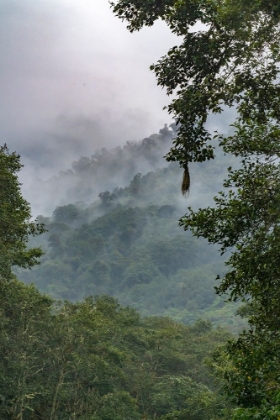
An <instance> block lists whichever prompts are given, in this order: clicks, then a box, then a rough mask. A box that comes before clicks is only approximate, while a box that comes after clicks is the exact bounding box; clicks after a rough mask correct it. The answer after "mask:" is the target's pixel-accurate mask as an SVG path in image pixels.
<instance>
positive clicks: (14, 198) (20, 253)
mask: <svg viewBox="0 0 280 420" xmlns="http://www.w3.org/2000/svg"><path fill="white" fill-rule="evenodd" d="M21 167H22V165H21V163H20V157H19V155H17V154H16V153H9V150H8V148H7V146H6V145H4V146H2V147H0V221H1V222H0V278H6V279H8V278H11V277H12V271H11V270H12V267H13V266H18V267H24V268H30V267H32V266H33V265H35V264H38V258H39V257H40V256H41V255H42V251H41V250H40V249H39V248H31V249H30V248H29V249H28V247H27V242H28V237H29V235H36V234H39V233H41V232H43V226H42V225H41V224H39V223H37V222H36V221H31V210H30V205H29V204H28V202H27V201H26V200H25V199H24V198H23V196H22V194H21V190H20V183H19V180H18V176H17V173H18V172H19V171H20V169H21Z"/></svg>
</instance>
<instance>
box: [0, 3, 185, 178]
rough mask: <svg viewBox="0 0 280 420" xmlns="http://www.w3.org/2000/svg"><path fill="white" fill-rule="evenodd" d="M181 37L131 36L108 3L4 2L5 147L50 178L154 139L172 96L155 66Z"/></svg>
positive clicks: (0, 23) (1, 97) (0, 48)
mask: <svg viewBox="0 0 280 420" xmlns="http://www.w3.org/2000/svg"><path fill="white" fill-rule="evenodd" d="M176 43H177V39H176V37H175V36H173V35H172V34H171V33H170V31H169V29H168V28H167V27H166V26H165V25H164V24H163V23H162V22H159V23H158V24H156V25H155V26H154V27H153V28H146V29H143V30H142V31H140V32H139V33H135V34H130V33H129V32H128V31H127V29H126V25H125V23H124V22H121V21H120V20H119V19H117V18H116V17H115V16H114V15H113V13H112V11H111V9H110V6H109V3H108V1H107V0H0V76H1V77H0V109H1V112H0V127H1V143H2V144H3V143H4V142H7V144H8V146H9V148H10V150H16V151H17V152H19V153H20V154H21V155H22V161H23V163H24V164H25V165H26V168H25V174H29V175H30V174H33V173H34V171H35V173H36V174H37V175H38V176H40V177H43V178H46V177H48V176H49V175H50V174H53V173H54V172H57V171H59V170H61V169H65V168H68V167H69V166H70V163H71V162H72V160H73V159H76V158H78V157H79V156H81V155H91V154H92V153H93V152H94V150H96V149H98V148H101V147H104V146H105V147H110V146H116V145H122V144H124V143H125V142H126V141H127V140H140V139H142V138H144V137H145V136H148V135H150V134H152V133H153V132H157V131H158V129H159V128H161V127H162V126H163V124H164V123H165V122H167V123H169V122H170V121H171V119H170V116H168V114H167V113H166V111H162V108H163V106H164V105H166V104H168V103H169V101H170V98H168V97H166V94H165V91H164V90H162V89H161V88H160V87H158V86H157V85H156V79H155V76H154V74H153V73H152V72H150V71H149V65H150V64H152V63H153V62H155V61H157V59H159V58H160V57H161V56H162V55H164V54H165V53H166V51H167V50H168V48H169V47H171V46H173V45H175V44H176Z"/></svg>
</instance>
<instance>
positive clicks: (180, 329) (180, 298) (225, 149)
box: [0, 0, 280, 420]
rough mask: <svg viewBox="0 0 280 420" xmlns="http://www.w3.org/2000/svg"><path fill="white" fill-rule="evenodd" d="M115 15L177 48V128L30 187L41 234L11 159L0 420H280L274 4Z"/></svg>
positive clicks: (6, 163)
mask: <svg viewBox="0 0 280 420" xmlns="http://www.w3.org/2000/svg"><path fill="white" fill-rule="evenodd" d="M110 6H111V9H112V12H113V13H114V15H115V16H116V17H118V18H120V19H121V20H122V21H124V24H127V29H128V30H129V31H130V32H135V31H139V30H141V29H142V28H143V27H145V26H148V27H149V26H152V25H153V24H154V23H155V22H156V21H157V20H162V21H164V22H165V23H166V25H167V26H168V27H169V29H170V31H171V32H172V33H173V34H175V35H177V36H178V43H179V44H178V46H174V47H173V48H171V49H169V51H167V52H166V55H165V56H163V57H161V58H160V59H159V61H158V62H157V63H156V64H152V65H151V70H152V71H153V72H154V73H155V76H156V81H157V83H158V85H159V86H161V87H163V88H165V89H166V91H167V95H171V99H170V103H169V105H168V107H167V109H168V112H169V113H170V115H171V116H172V117H173V120H174V122H173V123H171V124H166V125H165V126H164V127H161V128H160V127H159V129H158V132H157V133H154V134H152V133H151V135H150V136H149V137H147V138H144V139H138V140H137V141H134V140H131V141H127V142H126V144H125V145H123V144H122V143H121V142H120V143H119V144H120V145H119V146H117V147H111V148H107V147H106V148H105V147H104V148H100V149H97V150H95V151H93V154H92V155H90V156H77V158H76V160H75V161H74V162H73V163H72V165H71V167H69V169H68V170H61V171H60V172H59V173H57V175H55V176H52V177H50V178H48V179H47V180H42V179H40V178H36V179H35V178H34V179H33V181H32V185H31V186H30V189H31V190H32V194H33V196H34V201H35V204H36V200H37V202H38V203H39V202H40V201H41V202H42V201H44V202H45V203H46V205H45V207H44V208H45V213H44V214H40V215H37V217H36V218H34V217H33V216H36V215H32V214H31V213H32V212H31V206H30V204H29V202H28V201H27V200H26V199H25V198H24V196H23V193H22V191H21V183H20V180H19V177H20V173H21V172H20V171H21V169H22V166H23V165H22V163H21V158H20V156H19V154H18V153H17V152H16V151H12V150H9V144H7V145H6V144H4V145H3V146H1V148H0V196H1V200H0V260H1V264H0V289H1V293H0V301H1V305H0V311H1V316H0V343H1V346H0V352H1V358H0V372H1V381H0V419H1V420H40V419H42V420H78V419H79V420H138V419H139V420H156V419H158V420H222V419H223V420H228V419H233V420H279V419H280V373H279V372H280V365H279V367H278V364H279V360H280V336H279V334H280V333H279V325H280V303H279V302H280V283H279V280H280V264H279V261H280V241H279V238H278V236H279V235H278V233H280V232H279V230H280V213H279V201H278V198H279V197H278V196H279V191H280V188H279V184H280V165H279V155H280V149H279V144H280V97H279V93H280V84H279V72H280V70H279V62H280V46H279V35H280V33H279V31H280V26H279V25H280V23H279V22H280V4H279V2H277V1H276V0H270V1H269V2H268V1H266V0H259V1H248V0H220V1H216V0H201V1H197V0H190V1H185V0H182V1H175V0H151V1H147V0H118V1H115V2H110ZM197 24H198V26H196V25H197ZM197 28H198V29H197ZM131 36H132V35H131ZM147 100H148V99H147ZM221 121H223V124H222V126H223V127H225V128H223V130H220V129H219V127H221V124H220V122H221ZM7 143H8V142H7ZM117 143H118V138H117V134H116V139H114V144H117ZM278 218H279V223H278ZM277 232H278V233H277ZM278 336H279V341H278Z"/></svg>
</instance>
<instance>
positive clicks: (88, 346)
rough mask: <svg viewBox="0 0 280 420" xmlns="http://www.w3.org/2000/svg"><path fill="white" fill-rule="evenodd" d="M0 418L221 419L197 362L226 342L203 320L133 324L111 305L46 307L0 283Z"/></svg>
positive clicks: (35, 295) (221, 403) (211, 384)
mask: <svg viewBox="0 0 280 420" xmlns="http://www.w3.org/2000/svg"><path fill="white" fill-rule="evenodd" d="M0 301H1V302H0V307H1V318H0V353H1V357H0V360H1V362H0V375H1V384H0V417H1V419H2V420H16V419H22V420H39V419H43V420H49V419H52V420H55V419H57V420H70V419H73V420H74V419H81V420H126V419H127V420H138V419H143V418H145V419H147V420H150V419H162V420H164V419H166V420H167V419H169V420H175V419H181V418H182V419H183V418H184V419H185V418H188V419H190V420H198V419H199V420H210V419H212V420H218V419H227V418H228V417H227V415H228V411H229V407H228V406H227V404H226V402H225V400H224V398H223V397H222V395H220V394H219V392H218V390H219V384H218V383H217V382H216V381H215V380H214V378H213V377H211V375H210V374H209V371H208V369H207V367H206V365H205V364H204V363H203V360H204V359H205V357H207V356H209V355H210V354H211V352H212V351H213V349H214V348H215V347H216V346H217V345H219V344H223V343H224V342H225V340H226V339H227V338H228V337H229V335H228V333H226V332H224V331H222V330H213V329H211V325H210V323H207V322H202V321H201V322H198V323H197V324H195V325H194V326H193V327H187V326H183V325H182V324H176V323H175V322H173V321H171V320H170V319H168V318H153V317H152V318H147V319H142V318H140V316H139V315H138V313H137V312H136V311H134V310H132V309H129V308H125V307H121V306H120V305H119V304H118V303H117V301H115V300H114V299H112V298H109V297H107V298H102V299H93V298H88V299H86V300H84V301H82V302H80V303H75V304H74V303H69V302H65V303H61V304H59V303H56V302H53V301H52V300H51V299H50V298H48V297H47V296H44V295H41V294H40V293H39V292H38V291H37V290H36V289H35V288H34V287H33V286H25V285H23V284H21V283H19V282H17V281H12V282H5V281H2V282H1V283H0Z"/></svg>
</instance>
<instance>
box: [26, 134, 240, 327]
mask: <svg viewBox="0 0 280 420" xmlns="http://www.w3.org/2000/svg"><path fill="white" fill-rule="evenodd" d="M170 133H171V130H168V129H167V128H165V129H164V130H161V131H160V133H159V134H158V135H153V136H151V137H150V138H149V139H144V140H143V141H142V142H138V143H136V144H134V146H133V150H134V156H133V163H131V164H130V165H128V168H127V167H126V165H127V164H128V161H127V147H128V146H125V147H124V148H123V149H121V148H119V149H117V150H116V149H114V150H112V151H105V150H104V151H103V152H102V154H100V155H98V153H97V154H96V155H95V156H99V158H95V159H96V160H95V161H94V162H95V166H94V169H92V159H86V158H83V159H81V160H80V161H79V162H80V163H81V162H86V164H85V166H84V172H82V178H81V173H80V172H77V173H76V174H75V177H76V179H77V180H79V183H80V185H79V194H78V197H81V196H82V195H83V194H84V195H86V192H87V188H88V186H89V185H90V184H91V180H92V183H93V186H94V187H93V188H94V189H95V190H96V191H97V192H96V199H95V200H94V201H93V202H92V203H91V204H89V205H88V204H85V203H84V202H82V203H81V202H76V203H70V204H67V205H64V206H58V207H56V208H55V209H54V211H53V215H52V217H48V218H47V217H43V216H40V218H39V220H40V221H41V222H43V223H44V224H45V228H46V229H47V232H46V233H45V234H44V235H42V236H40V241H39V242H36V244H37V245H38V244H39V245H42V246H43V249H44V251H45V255H44V256H43V258H42V260H41V265H40V266H38V267H36V268H35V269H34V270H32V271H31V272H30V271H28V272H19V273H18V275H19V278H20V279H22V280H23V281H25V282H26V283H31V282H33V283H34V284H36V285H37V286H38V287H39V289H40V290H42V291H44V292H46V293H48V294H50V295H51V296H53V297H55V298H56V299H70V300H72V301H76V300H80V299H83V298H84V297H86V296H90V295H104V294H109V295H111V296H114V297H117V298H118V299H119V300H120V302H121V303H122V304H125V305H130V306H132V307H134V308H136V309H137V310H139V311H140V312H141V314H142V315H168V316H172V317H173V318H174V319H176V320H178V321H182V322H184V323H186V324H189V323H193V322H194V321H195V320H197V319H199V318H203V319H210V320H211V321H212V322H214V323H216V324H222V325H224V326H227V327H228V328H230V329H231V330H232V331H236V330H237V329H238V327H239V328H240V326H241V325H243V324H242V323H241V320H240V319H239V318H236V317H234V313H235V311H236V307H235V305H226V306H225V304H224V301H223V300H222V299H221V298H217V297H216V295H215V291H214V286H215V278H216V276H217V275H218V274H220V275H221V274H222V273H223V271H224V264H223V260H222V259H221V258H220V257H219V256H218V254H217V251H216V248H215V247H209V246H208V244H207V242H206V241H203V240H198V239H195V238H193V237H192V236H191V234H190V233H189V232H184V231H183V230H182V229H181V228H180V227H179V226H178V220H179V218H180V216H182V214H183V213H184V212H185V211H186V210H187V207H188V205H190V204H192V205H193V206H194V207H199V206H203V205H205V204H207V203H210V202H211V197H212V196H213V194H214V191H215V190H217V189H218V188H219V186H220V185H221V184H222V179H223V174H224V173H225V168H226V166H227V165H229V164H230V163H234V160H233V159H232V158H229V157H228V156H224V155H223V154H221V153H219V154H218V156H217V158H216V161H215V163H212V162H211V163H210V162H209V163H204V164H202V165H201V168H197V169H196V171H195V173H193V175H194V180H195V181H194V184H193V185H192V187H191V192H190V194H189V195H188V196H187V197H186V198H183V197H182V196H181V192H180V182H181V178H182V171H181V170H180V168H179V166H178V165H177V164H176V163H170V164H168V165H167V166H166V165H165V167H160V166H162V161H164V159H162V153H163V148H164V147H165V145H166V143H165V142H166V141H167V140H166V134H168V135H170ZM169 141H170V138H169ZM163 145H164V147H163ZM129 147H131V146H129ZM149 153H150V154H149ZM159 155H161V159H159V157H158V156H159ZM104 156H109V157H110V158H108V159H107V160H106V159H104ZM155 156H157V157H155ZM130 158H132V156H131V155H130ZM115 159H117V161H118V164H117V165H114V162H115ZM144 160H146V162H150V166H153V168H154V170H153V171H150V172H148V173H146V174H144V175H142V174H140V173H136V174H133V175H132V177H131V180H130V182H127V185H126V186H125V187H118V188H114V189H112V190H110V191H108V190H107V191H102V190H98V188H100V189H101V188H102V187H103V185H104V182H105V181H104V182H101V183H100V186H99V184H98V180H99V179H103V177H104V179H105V180H107V179H108V180H110V177H111V174H112V163H113V168H114V172H113V175H114V176H115V178H114V176H113V180H112V181H111V182H116V181H117V180H118V179H122V177H121V175H122V176H124V174H125V175H126V176H127V174H131V173H133V172H132V168H136V169H138V168H139V167H140V166H141V164H142V163H143V161H144ZM90 162H91V163H90ZM77 166H78V165H77ZM98 168H100V174H99V172H98ZM142 169H143V170H144V169H145V166H144V167H142ZM93 170H94V173H93V172H92V171H93ZM117 174H118V175H117ZM93 175H94V176H93ZM73 176H74V175H73V173H72V172H71V173H68V175H67V173H65V174H63V178H64V181H65V182H66V181H67V182H66V184H67V185H68V186H69V188H70V186H71V181H72V177H73ZM82 179H83V180H84V185H85V190H83V187H82ZM96 180H97V181H96ZM51 182H52V181H51ZM108 182H110V181H108ZM74 186H75V184H74ZM53 194H56V191H55V189H54V190H53ZM76 194H77V192H76V190H75V189H73V197H76ZM90 196H91V195H90V194H89V197H90Z"/></svg>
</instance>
